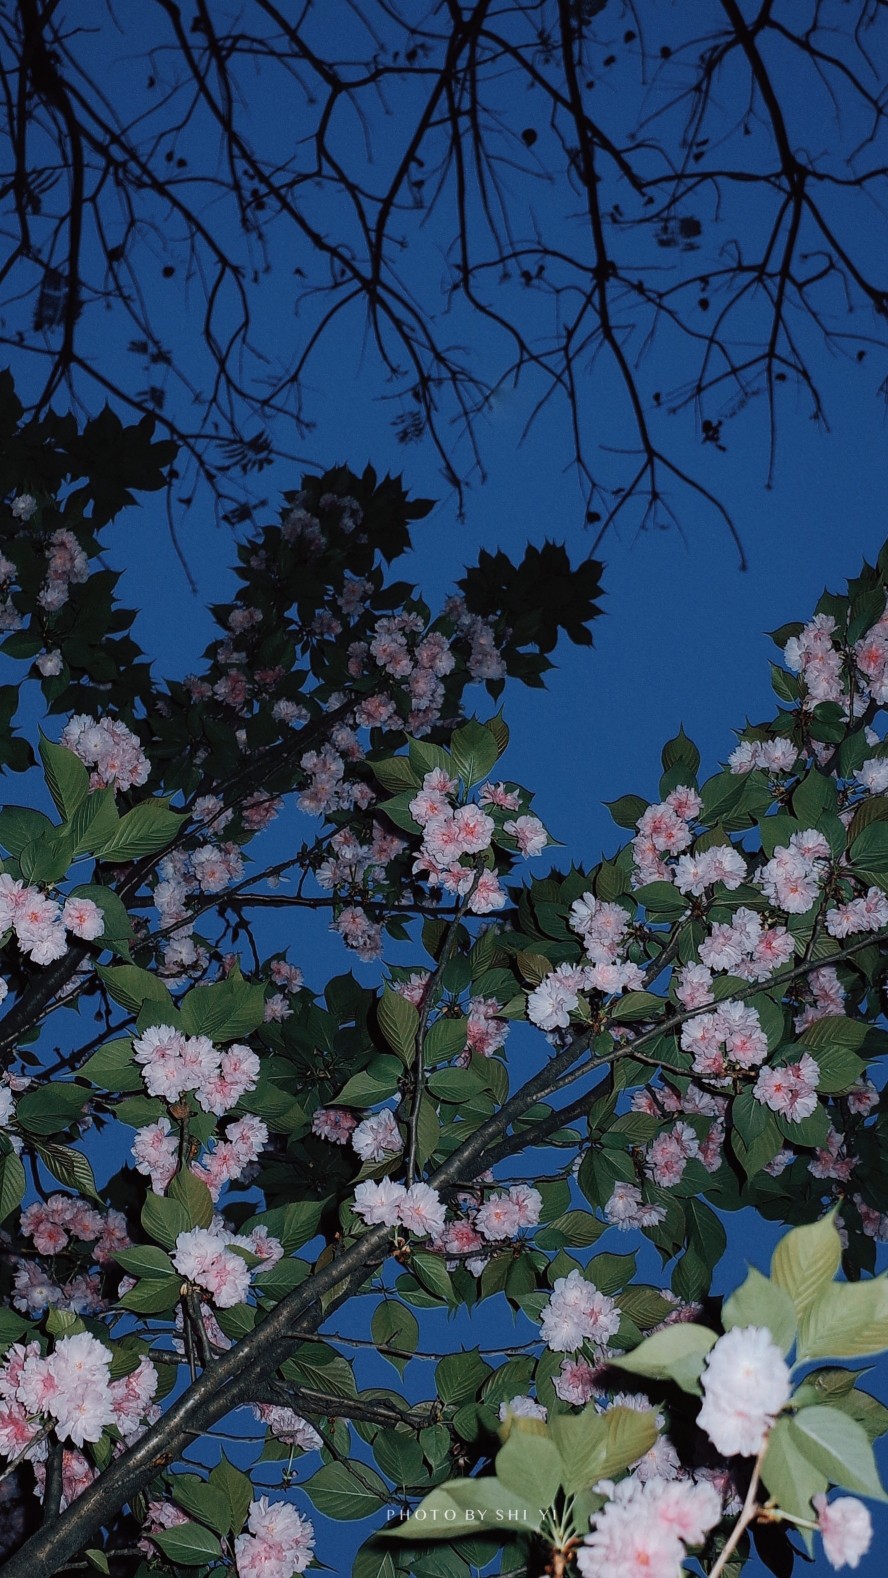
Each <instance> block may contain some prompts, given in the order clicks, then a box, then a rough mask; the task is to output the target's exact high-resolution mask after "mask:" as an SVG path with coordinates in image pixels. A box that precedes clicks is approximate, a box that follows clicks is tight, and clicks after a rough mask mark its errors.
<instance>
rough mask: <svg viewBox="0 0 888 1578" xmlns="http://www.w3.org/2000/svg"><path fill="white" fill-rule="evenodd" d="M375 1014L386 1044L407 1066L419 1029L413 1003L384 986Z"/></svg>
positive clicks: (414, 1047)
mask: <svg viewBox="0 0 888 1578" xmlns="http://www.w3.org/2000/svg"><path fill="white" fill-rule="evenodd" d="M376 1016H377V1020H378V1023H379V1028H380V1030H381V1031H382V1034H383V1036H384V1037H385V1040H386V1042H387V1044H388V1045H389V1046H390V1047H391V1049H392V1051H393V1052H396V1053H397V1054H398V1057H399V1058H400V1059H401V1061H402V1063H405V1064H407V1065H408V1066H409V1065H410V1064H411V1063H412V1062H413V1058H414V1056H415V1053H416V1033H417V1031H418V1029H419V1014H418V1013H417V1011H416V1009H415V1008H414V1006H413V1004H412V1003H408V1001H407V999H406V997H402V996H401V995H400V993H399V992H393V991H392V989H391V987H390V986H384V987H383V989H382V996H381V997H380V999H379V1001H378V1003H377V1005H376Z"/></svg>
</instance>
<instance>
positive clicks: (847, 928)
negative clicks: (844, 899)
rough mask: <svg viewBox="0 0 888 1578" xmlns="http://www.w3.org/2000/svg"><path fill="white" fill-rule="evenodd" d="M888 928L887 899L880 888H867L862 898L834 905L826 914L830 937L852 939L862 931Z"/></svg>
mask: <svg viewBox="0 0 888 1578" xmlns="http://www.w3.org/2000/svg"><path fill="white" fill-rule="evenodd" d="M885 926H888V898H886V896H885V894H884V893H883V892H882V890H881V888H873V887H871V888H867V890H866V893H865V894H863V896H862V897H860V898H856V899H850V900H849V902H848V903H847V904H836V905H834V906H833V908H832V909H829V910H827V912H826V929H827V931H828V932H829V934H830V936H831V937H853V936H855V935H856V934H857V933H858V932H862V931H882V929H883V928H884V927H885Z"/></svg>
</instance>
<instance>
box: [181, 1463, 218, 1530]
mask: <svg viewBox="0 0 888 1578" xmlns="http://www.w3.org/2000/svg"><path fill="white" fill-rule="evenodd" d="M172 1486H173V1500H174V1502H175V1503H176V1505H177V1506H179V1507H181V1508H182V1510H183V1512H189V1513H191V1514H192V1515H193V1516H194V1517H195V1518H200V1520H201V1522H203V1523H208V1524H209V1525H210V1528H211V1529H215V1530H216V1533H217V1534H227V1533H228V1529H229V1526H230V1519H229V1509H228V1500H227V1498H226V1496H225V1495H224V1493H223V1491H222V1490H220V1489H219V1488H218V1487H217V1486H216V1485H212V1484H210V1483H209V1482H208V1481H207V1480H205V1479H201V1477H200V1475H199V1474H174V1475H173V1478H172Z"/></svg>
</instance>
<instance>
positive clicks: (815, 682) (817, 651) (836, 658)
mask: <svg viewBox="0 0 888 1578" xmlns="http://www.w3.org/2000/svg"><path fill="white" fill-rule="evenodd" d="M835 629H836V622H835V620H834V619H833V618H832V616H831V615H830V614H815V615H814V618H813V619H812V620H811V622H810V624H807V625H805V627H804V629H803V630H801V631H800V632H799V634H798V635H797V636H790V638H789V640H788V641H787V643H786V645H785V647H784V648H783V661H784V662H785V664H786V666H787V668H788V669H789V670H790V673H792V674H799V675H800V676H801V678H802V679H803V680H804V683H805V689H806V690H807V693H808V695H809V696H810V698H811V699H812V701H837V702H838V703H839V704H840V705H842V704H844V703H845V701H846V699H847V698H846V694H845V686H844V684H843V680H842V657H841V653H840V652H838V651H837V649H836V647H835V646H834V645H833V636H834V634H835ZM870 635H872V632H870ZM870 649H871V643H870V642H869V641H868V638H867V637H866V636H865V637H864V638H863V640H862V641H859V642H858V643H857V648H856V649H855V651H856V656H857V662H858V666H859V667H860V668H861V669H862V670H863V672H864V673H866V672H867V668H866V654H867V652H868V651H869V650H870Z"/></svg>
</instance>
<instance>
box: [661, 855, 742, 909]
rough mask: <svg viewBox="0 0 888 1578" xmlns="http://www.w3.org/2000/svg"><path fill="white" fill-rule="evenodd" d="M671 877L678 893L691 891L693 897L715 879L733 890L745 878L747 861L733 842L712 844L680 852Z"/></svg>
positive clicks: (714, 881) (702, 891)
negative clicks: (696, 850)
mask: <svg viewBox="0 0 888 1578" xmlns="http://www.w3.org/2000/svg"><path fill="white" fill-rule="evenodd" d="M671 877H672V881H673V882H674V883H675V886H676V887H677V888H678V891H679V893H691V894H693V895H694V897H695V898H699V897H700V895H701V894H703V893H704V892H705V891H706V889H707V888H711V887H714V886H715V884H716V883H717V882H721V883H722V884H723V886H724V887H726V888H729V889H730V890H731V891H733V890H734V888H739V886H740V884H741V882H744V881H745V880H746V861H745V860H744V858H743V856H742V855H741V853H740V851H739V849H734V847H733V845H732V844H713V845H712V847H711V848H710V849H704V850H701V851H700V852H699V853H698V854H692V855H679V857H678V859H677V861H676V862H675V866H674V867H673V868H672V871H671Z"/></svg>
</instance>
